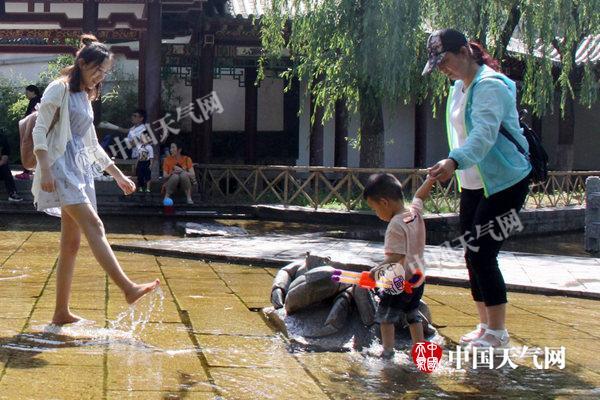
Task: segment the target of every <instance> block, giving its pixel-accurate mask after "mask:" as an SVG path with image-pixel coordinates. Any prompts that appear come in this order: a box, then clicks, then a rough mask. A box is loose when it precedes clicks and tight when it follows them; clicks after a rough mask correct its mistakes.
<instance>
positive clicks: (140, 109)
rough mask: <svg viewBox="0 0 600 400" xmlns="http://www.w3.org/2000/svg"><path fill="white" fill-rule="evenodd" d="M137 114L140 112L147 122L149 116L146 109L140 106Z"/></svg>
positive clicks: (136, 111)
mask: <svg viewBox="0 0 600 400" xmlns="http://www.w3.org/2000/svg"><path fill="white" fill-rule="evenodd" d="M134 113H135V114H139V115H140V117H142V118H143V122H144V123H146V119H147V118H148V114H147V113H146V110H144V109H143V108H138V109H136V110H135V111H134Z"/></svg>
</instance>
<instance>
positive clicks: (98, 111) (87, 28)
mask: <svg viewBox="0 0 600 400" xmlns="http://www.w3.org/2000/svg"><path fill="white" fill-rule="evenodd" d="M81 30H82V32H83V33H91V34H93V35H96V34H97V33H98V3H97V2H95V1H93V0H84V2H83V21H82V26H81ZM92 108H93V109H94V124H98V123H99V122H100V121H101V120H102V100H101V99H100V98H98V100H96V101H94V102H92Z"/></svg>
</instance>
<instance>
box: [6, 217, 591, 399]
mask: <svg viewBox="0 0 600 400" xmlns="http://www.w3.org/2000/svg"><path fill="white" fill-rule="evenodd" d="M1 229H2V230H0V304H1V307H0V399H128V398H132V399H263V398H265V399H288V398H290V399H291V398H293V399H304V398H306V399H365V398H386V399H398V398H403V399H404V398H405V399H417V398H437V397H445V398H450V399H465V398H473V399H474V398H486V399H490V398H497V399H506V398H515V399H517V398H519V399H523V398H525V399H546V398H561V399H580V398H589V399H592V398H598V397H599V396H600V390H599V389H598V387H600V374H599V372H598V371H600V360H599V359H598V357H597V353H596V351H597V349H596V348H597V345H598V343H599V339H600V334H599V333H598V332H599V331H600V318H598V317H599V316H600V314H599V312H598V310H599V308H598V306H599V303H598V301H597V300H586V299H575V298H568V297H559V296H543V295H532V294H522V293H511V294H510V296H509V300H510V304H509V306H508V326H509V327H510V330H511V334H512V339H513V340H512V345H513V346H515V352H516V353H518V352H519V351H522V350H523V349H524V347H523V346H527V347H528V348H532V347H542V348H543V347H544V346H548V347H557V346H565V347H566V367H565V368H564V369H562V370H560V369H558V368H556V367H554V368H551V369H548V370H539V369H536V367H535V366H534V363H533V357H531V356H528V355H527V354H525V355H524V356H522V357H512V360H513V361H514V362H515V363H516V364H517V365H518V367H517V368H516V369H513V368H511V367H509V366H504V367H502V368H500V369H497V370H490V369H485V368H479V369H477V370H473V369H472V368H470V367H467V368H466V369H465V370H457V369H456V368H455V367H453V366H451V365H450V363H449V362H448V361H447V360H446V361H445V362H444V365H442V367H441V368H439V369H438V370H437V371H436V372H435V373H433V374H431V375H428V374H423V373H420V372H418V371H417V370H416V369H415V367H414V365H413V364H412V361H410V360H409V359H408V355H407V354H408V353H407V351H406V350H405V351H399V352H398V353H397V354H396V357H395V358H394V360H392V361H383V360H380V359H378V358H376V357H371V356H367V355H366V352H358V351H352V352H340V353H331V352H329V353H319V352H306V351H303V350H301V349H298V348H297V347H296V346H294V345H292V344H290V343H288V341H287V339H286V338H285V337H284V336H283V335H281V334H280V333H278V332H276V331H274V330H273V329H272V328H271V327H270V326H269V325H268V324H267V323H266V322H265V320H264V318H263V317H262V315H261V313H260V312H259V310H260V308H262V307H266V306H268V305H269V292H270V287H271V283H272V279H273V276H274V274H275V273H276V271H277V270H276V269H275V268H268V267H260V266H243V265H235V264H225V263H220V262H204V261H198V260H189V259H179V258H174V257H163V256H154V255H146V254H136V253H127V252H117V257H118V258H119V260H120V262H121V263H122V265H123V267H124V269H125V270H126V271H127V273H128V274H129V275H130V276H131V277H132V278H133V279H135V280H140V281H145V280H150V279H154V278H156V277H158V278H160V279H161V281H162V286H161V290H160V291H159V292H157V293H155V294H152V295H150V296H148V297H147V298H145V299H144V300H142V301H141V302H140V303H139V304H137V305H136V307H135V308H133V309H130V308H129V307H128V306H127V305H126V304H125V301H124V299H123V297H122V295H121V294H120V293H119V291H118V290H117V289H116V287H115V286H114V284H112V283H111V282H109V281H108V280H107V278H106V276H105V274H104V273H103V272H102V270H101V269H100V267H99V266H98V265H97V264H96V262H95V260H94V259H93V257H92V254H91V251H90V249H89V247H87V244H86V243H85V241H84V243H83V244H82V248H81V250H80V253H79V257H78V262H77V267H76V272H75V279H74V284H73V296H72V301H71V304H72V309H73V311H74V312H75V313H77V314H79V315H81V316H83V317H85V318H86V319H87V320H90V321H85V322H84V323H82V324H76V325H73V326H68V327H64V328H62V329H58V328H56V327H49V326H48V322H49V320H50V318H51V316H52V309H53V305H54V296H55V276H54V273H55V268H56V260H57V253H58V249H57V246H58V240H59V235H60V233H59V230H58V229H57V227H56V224H49V225H43V224H42V225H36V226H32V225H19V226H11V225H8V226H3V227H2V228H1ZM136 229H137V231H136ZM108 231H109V232H110V226H109V229H108ZM131 231H133V232H131ZM142 231H143V229H140V228H131V229H130V232H128V233H122V232H117V233H112V234H110V233H109V241H110V242H111V243H112V244H123V243H128V242H131V241H135V240H140V239H142V240H156V239H169V238H171V239H172V238H173V236H171V235H170V234H147V233H143V232H142ZM425 300H426V302H427V303H428V304H429V307H430V308H431V312H432V315H433V320H434V324H435V325H436V326H437V327H438V329H439V331H440V333H441V334H442V335H443V336H444V337H445V338H446V344H445V347H446V348H450V347H451V346H453V345H455V344H456V341H457V340H458V338H459V337H460V335H461V334H463V333H464V332H465V331H468V330H470V329H471V328H472V327H473V326H474V325H475V324H476V322H477V320H476V318H475V311H474V308H473V306H472V302H471V301H470V294H469V292H468V290H467V289H463V288H456V287H447V286H440V285H433V284H428V286H427V289H426V292H425ZM379 349H380V348H378V345H377V344H373V346H372V349H371V350H379Z"/></svg>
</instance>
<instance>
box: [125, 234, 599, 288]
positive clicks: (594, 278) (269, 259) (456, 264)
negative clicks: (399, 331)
mask: <svg viewBox="0 0 600 400" xmlns="http://www.w3.org/2000/svg"><path fill="white" fill-rule="evenodd" d="M116 248H118V249H120V250H125V251H144V252H149V253H154V254H167V255H179V256H188V257H189V256H191V257H194V258H206V259H214V260H224V261H230V262H238V263H244V264H248V263H255V264H262V265H265V263H268V264H271V265H281V264H284V263H287V262H289V261H291V260H294V259H298V258H302V256H303V255H304V254H305V253H306V252H307V251H310V252H311V254H314V255H320V256H329V257H331V258H332V259H333V260H336V261H341V262H344V263H352V264H361V265H373V264H375V263H377V262H378V261H381V260H382V259H383V244H382V243H377V242H368V241H362V240H348V239H334V238H329V237H324V236H321V235H318V234H304V235H281V234H273V235H260V236H249V237H248V236H245V237H210V238H208V237H206V238H193V239H192V238H190V239H174V240H159V241H149V242H148V241H141V242H140V241H137V242H131V243H126V244H123V245H119V246H116ZM425 261H426V263H427V275H428V281H429V282H432V283H433V282H437V283H451V284H459V285H460V284H462V285H465V284H466V283H467V280H468V276H467V270H466V268H465V266H464V260H463V258H462V252H461V251H459V250H454V251H447V250H444V249H443V248H442V247H440V246H427V248H426V253H425ZM499 264H500V268H501V270H502V273H503V275H504V279H505V281H506V283H507V286H508V288H509V290H515V291H524V292H530V293H544V294H557V295H567V296H576V297H584V298H600V259H598V258H585V257H568V256H555V255H540V254H530V253H517V252H501V254H500V257H499Z"/></svg>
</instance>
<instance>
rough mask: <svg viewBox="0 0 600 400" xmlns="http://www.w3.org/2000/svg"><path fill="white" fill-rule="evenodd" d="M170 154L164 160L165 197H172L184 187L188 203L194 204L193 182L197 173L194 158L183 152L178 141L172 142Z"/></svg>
mask: <svg viewBox="0 0 600 400" xmlns="http://www.w3.org/2000/svg"><path fill="white" fill-rule="evenodd" d="M169 150H170V154H171V155H169V156H167V158H165V161H164V162H163V177H164V178H165V180H166V183H165V191H166V195H165V198H170V197H171V195H172V194H173V193H174V192H175V191H177V189H178V188H181V189H183V191H184V192H185V195H186V197H187V203H188V204H194V201H193V200H192V182H193V181H195V178H196V174H195V172H194V167H193V165H192V159H191V158H189V157H188V156H184V155H182V154H181V150H182V149H181V146H180V145H178V144H177V143H176V142H173V143H171V146H170V148H169Z"/></svg>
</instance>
